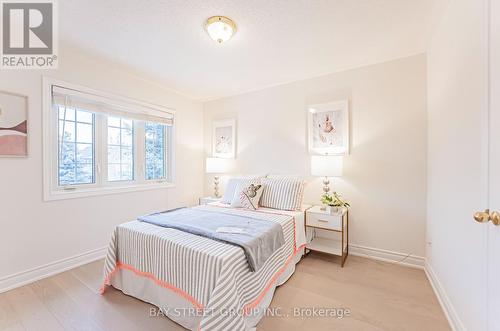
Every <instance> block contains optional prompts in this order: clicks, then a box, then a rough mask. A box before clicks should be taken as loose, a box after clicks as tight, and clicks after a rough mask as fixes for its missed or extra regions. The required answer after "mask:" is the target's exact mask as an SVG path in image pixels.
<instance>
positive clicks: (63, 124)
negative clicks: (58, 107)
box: [59, 121, 75, 142]
mask: <svg viewBox="0 0 500 331" xmlns="http://www.w3.org/2000/svg"><path fill="white" fill-rule="evenodd" d="M59 140H62V141H71V142H73V141H75V123H74V122H68V121H59Z"/></svg>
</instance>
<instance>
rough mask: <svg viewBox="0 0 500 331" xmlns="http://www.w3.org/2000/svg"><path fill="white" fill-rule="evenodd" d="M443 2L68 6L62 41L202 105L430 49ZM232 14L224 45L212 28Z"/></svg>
mask: <svg viewBox="0 0 500 331" xmlns="http://www.w3.org/2000/svg"><path fill="white" fill-rule="evenodd" d="M436 2H437V1H436V0H267V1H264V0H251V1H249V0H136V1H133V0H64V1H59V17H60V20H59V34H60V39H61V41H62V43H64V44H68V45H71V46H73V47H78V48H80V49H82V50H84V51H86V52H89V53H91V54H94V55H97V56H101V57H104V58H106V59H107V60H110V61H113V62H115V63H118V64H119V65H122V66H126V67H127V68H128V69H129V70H130V71H131V72H134V73H136V74H138V75H141V76H142V77H144V78H146V79H149V80H152V81H155V82H158V83H160V84H162V85H165V86H167V87H169V88H172V89H174V90H176V91H178V92H180V93H182V94H184V95H187V96H190V97H191V98H193V99H197V100H208V99H216V98H220V97H225V96H230V95H234V94H238V93H242V92H246V91H251V90H256V89H260V88H264V87H268V86H272V85H277V84H282V83H287V82H291V81H296V80H301V79H306V78H310V77H314V76H319V75H323V74H327V73H331V72H335V71H339V70H344V69H349V68H354V67H359V66H362V65H367V64H372V63H377V62H383V61H387V60H391V59H395V58H399V57H404V56H409V55H413V54H417V53H422V52H425V47H426V42H427V38H428V36H429V33H430V29H431V24H432V22H433V17H432V16H433V12H434V7H435V4H436ZM213 15H225V16H228V17H231V18H232V19H233V20H234V21H235V22H236V24H237V26H238V31H237V32H236V34H235V35H234V37H233V38H232V39H231V40H229V41H228V42H226V43H224V44H221V45H219V44H217V43H216V42H214V41H213V40H212V39H210V38H209V36H208V35H207V33H206V32H205V30H204V28H203V23H204V21H205V20H206V19H207V18H208V17H210V16H213Z"/></svg>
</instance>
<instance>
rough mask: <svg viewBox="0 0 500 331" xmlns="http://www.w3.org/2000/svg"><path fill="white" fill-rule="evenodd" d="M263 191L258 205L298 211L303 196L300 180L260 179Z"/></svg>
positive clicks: (285, 178) (289, 178)
mask: <svg viewBox="0 0 500 331" xmlns="http://www.w3.org/2000/svg"><path fill="white" fill-rule="evenodd" d="M261 183H262V185H263V186H264V190H263V192H262V198H261V201H260V205H261V206H262V207H267V208H274V209H281V210H300V208H301V206H302V196H303V194H304V181H303V180H302V179H301V178H295V177H282V178H262V180H261Z"/></svg>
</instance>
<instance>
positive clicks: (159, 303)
mask: <svg viewBox="0 0 500 331" xmlns="http://www.w3.org/2000/svg"><path fill="white" fill-rule="evenodd" d="M303 253H304V249H303V248H302V250H301V251H300V252H298V253H297V254H296V255H295V257H294V263H290V264H289V265H288V267H287V268H286V269H285V271H284V272H283V273H282V274H281V275H280V277H279V278H278V280H277V281H276V282H275V283H274V284H273V285H272V286H271V287H270V288H269V290H268V291H267V293H266V294H265V297H264V298H263V299H262V301H261V302H260V303H259V305H258V307H256V308H255V309H254V310H253V312H254V313H253V314H251V315H248V316H245V324H246V326H247V330H254V329H255V327H256V326H257V323H259V321H260V320H261V319H262V317H263V316H264V314H265V312H266V309H267V308H268V307H269V305H270V304H271V301H272V299H273V296H274V291H275V290H276V287H278V286H280V285H283V284H284V283H285V282H286V281H287V280H288V279H289V278H290V277H291V276H292V274H293V273H294V272H295V265H296V264H297V263H298V262H299V261H300V259H301V258H302V256H303ZM111 283H112V284H113V287H114V288H116V289H118V290H121V291H122V292H123V293H125V294H127V295H130V296H133V297H135V298H137V299H140V300H142V301H144V302H148V303H151V304H153V305H154V306H156V307H158V308H160V310H161V313H162V314H164V315H166V316H168V317H169V318H170V319H171V320H173V321H174V322H176V323H178V324H180V325H182V326H183V327H185V328H187V329H189V330H198V328H199V325H200V322H201V320H202V317H203V316H202V314H201V313H200V312H197V311H196V308H194V307H193V304H192V303H191V302H189V301H188V300H186V299H185V298H183V297H182V296H180V295H178V294H177V293H175V292H173V291H171V290H168V289H165V288H161V287H158V285H157V284H156V283H155V282H154V281H153V280H151V279H149V278H147V277H138V276H137V275H136V274H135V273H134V272H133V271H130V270H127V269H120V270H119V271H118V272H116V273H115V274H114V275H113V280H112V282H111ZM158 311H159V310H158V309H153V310H152V311H151V318H154V316H156V315H155V314H158ZM256 312H259V313H256Z"/></svg>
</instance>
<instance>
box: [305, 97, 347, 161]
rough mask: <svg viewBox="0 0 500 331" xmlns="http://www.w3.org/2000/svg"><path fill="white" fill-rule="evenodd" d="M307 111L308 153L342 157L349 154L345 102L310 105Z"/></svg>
mask: <svg viewBox="0 0 500 331" xmlns="http://www.w3.org/2000/svg"><path fill="white" fill-rule="evenodd" d="M308 108H309V109H308V110H309V111H308V113H309V124H308V126H309V127H308V133H309V152H310V153H312V154H324V155H326V154H328V155H342V154H347V153H348V152H349V113H348V102H347V100H343V101H336V102H330V103H324V104H317V105H311V106H309V107H308Z"/></svg>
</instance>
